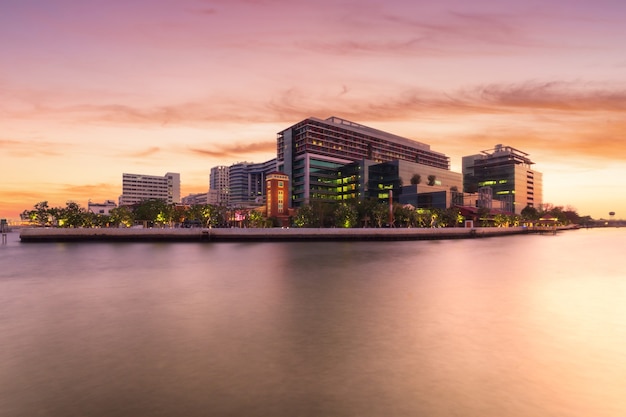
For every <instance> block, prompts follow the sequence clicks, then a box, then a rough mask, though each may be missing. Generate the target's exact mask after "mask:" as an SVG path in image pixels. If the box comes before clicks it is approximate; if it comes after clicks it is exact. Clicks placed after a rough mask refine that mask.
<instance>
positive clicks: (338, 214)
mask: <svg viewBox="0 0 626 417" xmlns="http://www.w3.org/2000/svg"><path fill="white" fill-rule="evenodd" d="M333 214H334V218H335V226H337V227H343V228H351V227H356V226H357V222H358V212H357V210H356V208H355V207H354V206H353V205H351V204H346V203H340V204H338V205H337V207H336V208H335V211H334V213H333Z"/></svg>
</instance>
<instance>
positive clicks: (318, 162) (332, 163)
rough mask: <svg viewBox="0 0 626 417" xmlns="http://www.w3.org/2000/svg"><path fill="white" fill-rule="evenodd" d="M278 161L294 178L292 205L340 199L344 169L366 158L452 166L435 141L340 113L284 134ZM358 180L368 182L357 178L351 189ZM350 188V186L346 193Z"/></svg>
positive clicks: (280, 135) (280, 136)
mask: <svg viewBox="0 0 626 417" xmlns="http://www.w3.org/2000/svg"><path fill="white" fill-rule="evenodd" d="M277 159H278V160H277V167H278V170H279V171H281V172H283V173H284V174H286V175H288V176H289V178H290V179H291V183H290V184H291V185H290V190H289V198H290V201H291V205H292V207H299V206H301V205H303V204H307V203H311V202H314V201H336V200H337V199H338V190H337V188H338V184H337V173H338V171H339V170H340V169H341V168H342V167H343V166H345V165H348V164H351V163H354V162H358V161H361V160H368V161H372V162H373V163H381V162H389V161H393V160H403V161H411V162H415V163H418V164H421V165H425V166H429V167H433V168H439V169H442V170H449V169H450V158H449V157H447V156H446V155H444V154H442V153H439V152H435V151H433V150H431V149H430V146H429V145H426V144H424V143H421V142H417V141H413V140H410V139H407V138H403V137H401V136H397V135H393V134H391V133H387V132H383V131H380V130H377V129H373V128H370V127H367V126H363V125H360V124H357V123H354V122H350V121H348V120H344V119H340V118H338V117H330V118H328V119H325V120H321V119H317V118H314V117H311V118H308V119H305V120H303V121H301V122H299V123H297V124H295V125H293V126H291V127H289V128H287V129H285V130H283V131H281V132H279V133H278V138H277ZM352 168H358V166H352ZM342 175H343V174H342ZM344 178H346V177H344ZM355 181H356V178H355ZM356 183H360V184H362V182H353V183H352V184H351V185H346V187H351V186H352V185H354V184H356ZM363 186H364V185H363ZM349 191H350V190H349V188H346V191H345V192H349ZM363 192H364V190H361V193H363ZM341 193H344V191H343V186H342V191H341Z"/></svg>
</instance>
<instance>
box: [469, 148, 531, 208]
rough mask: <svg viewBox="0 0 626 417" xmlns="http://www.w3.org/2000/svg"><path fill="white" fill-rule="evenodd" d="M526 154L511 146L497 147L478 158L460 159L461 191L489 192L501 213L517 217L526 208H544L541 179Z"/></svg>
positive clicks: (474, 156) (472, 156) (475, 156)
mask: <svg viewBox="0 0 626 417" xmlns="http://www.w3.org/2000/svg"><path fill="white" fill-rule="evenodd" d="M533 164H534V162H532V161H531V160H530V158H529V157H528V154H527V153H525V152H522V151H520V150H518V149H515V148H513V147H511V146H503V145H496V146H495V147H494V148H493V149H489V150H486V151H482V152H481V153H480V154H476V155H468V156H464V157H463V163H462V166H463V190H464V191H465V192H466V193H476V192H478V191H480V192H481V193H483V194H484V193H485V189H484V188H485V187H488V188H490V189H491V194H492V196H493V200H498V201H500V204H501V206H502V208H503V210H504V211H507V212H512V213H516V214H520V213H521V211H522V210H523V209H524V208H525V207H527V206H530V207H535V208H540V206H541V205H542V204H543V176H542V174H541V173H540V172H537V171H535V170H533V169H532V168H531V166H532V165H533Z"/></svg>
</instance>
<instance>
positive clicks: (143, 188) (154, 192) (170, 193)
mask: <svg viewBox="0 0 626 417" xmlns="http://www.w3.org/2000/svg"><path fill="white" fill-rule="evenodd" d="M150 199H157V200H162V201H164V202H166V203H168V204H174V203H180V174H178V173H173V172H168V173H167V174H165V175H164V176H162V177H159V176H155V175H144V174H122V195H121V196H120V198H119V205H120V206H124V205H131V204H135V203H139V202H141V201H144V200H150Z"/></svg>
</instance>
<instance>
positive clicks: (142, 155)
mask: <svg viewBox="0 0 626 417" xmlns="http://www.w3.org/2000/svg"><path fill="white" fill-rule="evenodd" d="M160 151H161V148H160V147H158V146H153V147H151V148H148V149H144V150H141V151H137V152H130V153H128V154H124V156H127V157H130V158H146V157H148V156H152V155H155V154H157V153H159V152H160Z"/></svg>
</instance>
